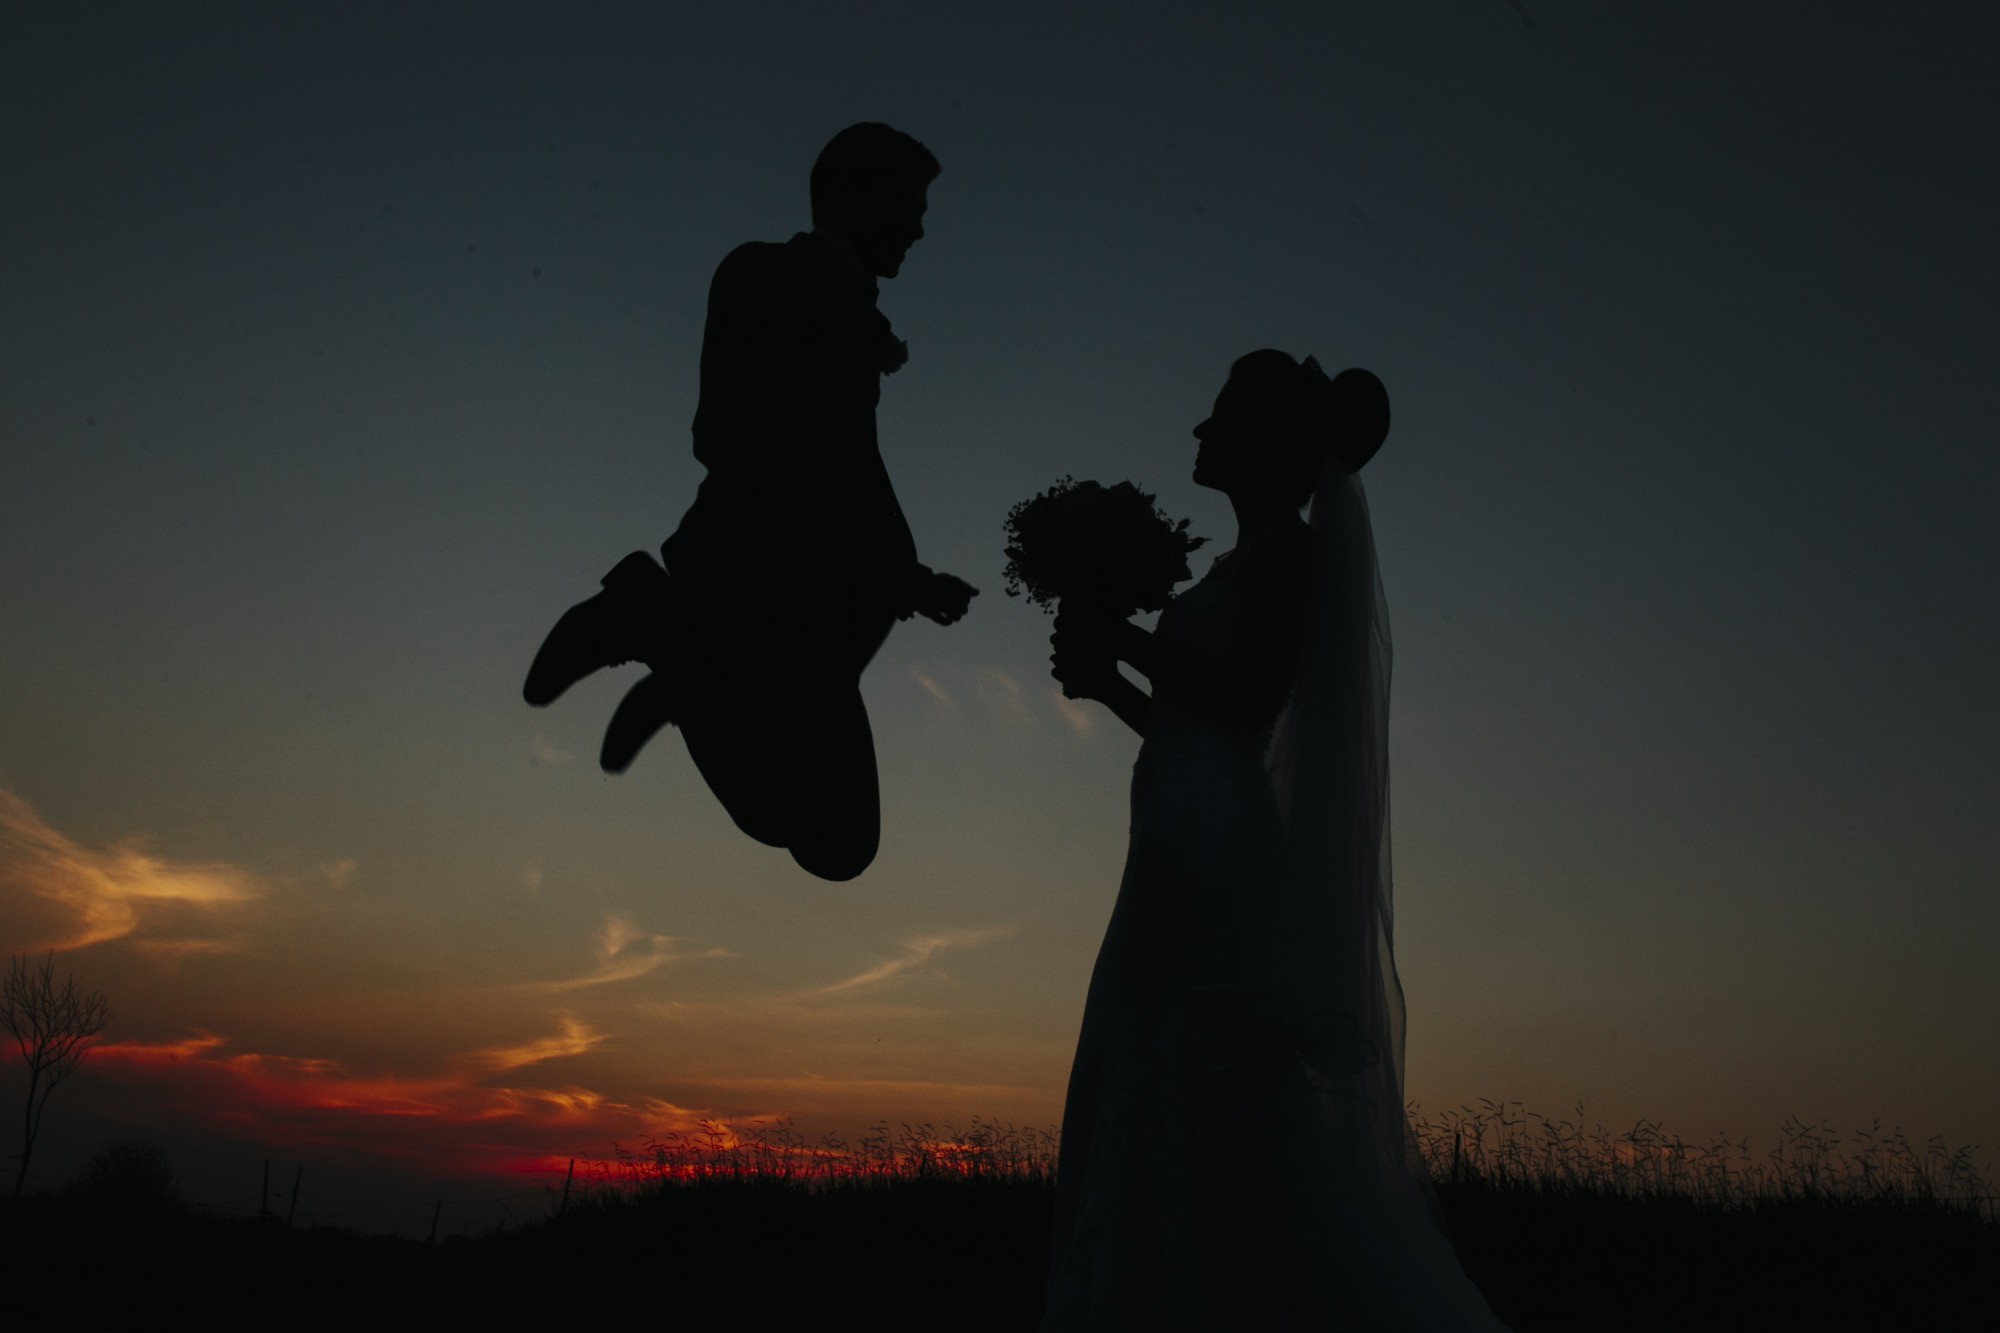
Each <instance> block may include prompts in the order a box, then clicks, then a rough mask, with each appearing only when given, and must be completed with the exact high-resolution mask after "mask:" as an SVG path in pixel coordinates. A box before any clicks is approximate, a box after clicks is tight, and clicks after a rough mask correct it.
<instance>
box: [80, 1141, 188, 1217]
mask: <svg viewBox="0 0 2000 1333" xmlns="http://www.w3.org/2000/svg"><path fill="white" fill-rule="evenodd" d="M63 1197H64V1199H65V1200H67V1201H68V1202H70V1203H72V1204H74V1205H75V1206H77V1207H79V1208H87V1209H89V1210H91V1211H92V1212H94V1213H97V1214H100V1215H102V1216H105V1217H107V1218H118V1217H157V1216H159V1215H161V1214H163V1213H175V1212H179V1211H180V1210H181V1208H182V1206H183V1205H182V1200H181V1191H180V1186H178V1185H177V1184H175V1183H174V1171H173V1167H171V1166H170V1165H168V1163H167V1154H166V1152H165V1151H164V1150H162V1149H161V1147H160V1145H159V1144H157V1143H151V1142H147V1141H144V1140H136V1141H132V1142H127V1143H109V1144H106V1145H105V1146H104V1147H102V1148H99V1149H98V1150H97V1151H96V1152H94V1153H92V1154H91V1156H90V1160H89V1161H88V1162H85V1163H84V1164H83V1170H81V1171H79V1172H78V1173H77V1175H76V1179H74V1180H72V1181H70V1183H69V1184H68V1185H67V1186H65V1187H64V1188H63Z"/></svg>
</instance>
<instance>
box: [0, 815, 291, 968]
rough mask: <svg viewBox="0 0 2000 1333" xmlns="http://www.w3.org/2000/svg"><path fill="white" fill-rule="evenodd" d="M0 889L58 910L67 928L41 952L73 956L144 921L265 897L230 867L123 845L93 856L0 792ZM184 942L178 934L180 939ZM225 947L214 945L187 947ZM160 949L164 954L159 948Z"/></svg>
mask: <svg viewBox="0 0 2000 1333" xmlns="http://www.w3.org/2000/svg"><path fill="white" fill-rule="evenodd" d="M0 887H6V888H12V889H18V890H21V891H23V892H25V893H27V894H30V895H32V896H34V897H36V898H39V899H41V900H42V901H44V902H46V903H49V904H53V905H55V906H56V907H57V908H59V909H61V910H62V911H63V913H64V914H65V915H67V916H68V917H69V918H70V920H69V922H68V923H67V926H66V928H65V930H64V933H63V935H62V937H61V938H60V939H55V940H48V941H45V942H44V943H43V945H42V947H47V948H54V949H80V948H83V947H84V946H86V945H91V944H100V943H102V942H104V941H106V940H115V939H121V938H123V937H125V936H128V935H133V934H135V933H139V932H141V931H143V930H144V928H145V925H146V920H147V918H148V917H149V916H165V915H168V914H173V915H174V916H175V918H176V919H177V920H178V921H180V922H182V923H183V924H184V923H185V912H186V911H187V910H189V909H192V910H194V911H196V912H199V913H216V912H219V911H222V910H224V909H226V908H229V907H232V906H236V905H238V904H242V903H247V902H250V901H253V900H254V899H257V898H260V897H262V896H263V895H264V892H265V890H264V887H263V886H262V885H261V884H259V883H258V882H257V880H256V879H255V878H254V877H253V876H251V875H250V874H249V872H247V871H245V870H242V869H240V868H238V867H236V866H232V865H225V864H223V863H221V862H193V861H188V862H180V861H173V860H170V859H168V858H167V857H164V856H159V855H156V854H155V853H153V852H151V851H149V850H147V848H146V846H145V844H144V843H143V842H142V841H140V840H139V839H136V838H135V839H128V840H126V841H123V842H119V843H115V844H113V845H112V846H110V847H107V848H104V849H102V850H98V849H95V848H90V847H86V846H84V845H82V844H81V843H78V842H76V841H75V840H74V839H71V838H69V837H66V836H65V835H63V834H62V833H60V832H58V831H57V830H56V829H54V828H52V827H51V826H50V825H49V824H48V822H47V821H46V820H44V819H43V818H42V817H41V815H40V814H38V813H37V812H36V811H35V809H34V807H33V806H31V805H29V804H28V803H27V802H26V801H24V800H22V799H21V798H20V797H18V796H16V795H14V794H13V793H12V792H9V791H4V790H0ZM181 933H182V934H185V932H181ZM178 946H179V947H180V948H181V949H182V951H183V952H186V951H189V950H190V949H191V948H193V947H206V948H211V949H213V948H219V947H226V946H223V945H222V944H221V942H220V941H219V940H211V941H209V942H208V944H206V945H202V946H194V945H191V943H190V941H189V940H187V939H183V940H180V941H179V942H178ZM162 947H165V946H164V945H163V946H162Z"/></svg>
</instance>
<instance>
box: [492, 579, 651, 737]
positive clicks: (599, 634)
mask: <svg viewBox="0 0 2000 1333" xmlns="http://www.w3.org/2000/svg"><path fill="white" fill-rule="evenodd" d="M600 582H601V583H602V584H603V585H604V591H603V592H600V593H598V594H597V595H596V596H595V597H591V598H587V599H585V600H584V601H581V602H578V603H577V604H576V605H575V606H572V607H571V608H570V609H569V610H567V611H565V612H563V614H562V619H560V620H558V621H557V622H556V625H555V628H554V629H552V630H550V631H549V636H548V637H547V638H546V639H543V640H542V646H541V648H540V649H539V650H538V651H537V652H536V653H535V660H534V663H533V664H532V665H531V666H529V668H528V680H527V683H526V684H524V685H523V686H522V687H521V696H522V697H523V698H524V699H526V700H527V701H528V702H529V703H531V704H533V705H534V706H535V707H537V708H545V707H547V706H548V705H549V704H551V703H554V702H555V701H556V700H557V699H558V698H560V697H561V695H562V692H563V691H564V690H567V689H568V688H569V687H570V686H572V685H574V684H576V683H577V682H578V681H580V680H582V679H583V678H584V677H585V676H588V675H589V674H590V673H591V672H593V671H596V670H598V669H600V668H602V667H608V666H616V665H618V664H619V663H620V662H629V661H631V660H632V659H633V658H635V657H637V656H639V655H640V651H639V650H640V645H641V643H642V642H643V636H644V634H645V632H646V631H647V629H648V628H649V627H650V626H651V625H652V623H653V622H654V621H655V620H656V619H657V617H658V611H657V610H656V607H657V605H658V604H659V603H660V602H662V601H664V600H665V593H666V585H667V571H666V570H664V569H662V568H660V566H659V562H657V561H656V560H654V559H653V557H652V556H651V555H649V554H647V553H646V552H644V551H634V552H632V554H630V555H628V556H626V557H625V558H624V559H623V560H620V561H619V562H618V563H617V564H616V565H615V566H613V567H612V570H611V572H610V573H609V574H606V575H605V576H604V577H603V579H601V580H600Z"/></svg>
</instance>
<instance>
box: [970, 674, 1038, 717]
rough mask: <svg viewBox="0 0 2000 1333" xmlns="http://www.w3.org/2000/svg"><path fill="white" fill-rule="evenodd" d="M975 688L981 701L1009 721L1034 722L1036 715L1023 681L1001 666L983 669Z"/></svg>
mask: <svg viewBox="0 0 2000 1333" xmlns="http://www.w3.org/2000/svg"><path fill="white" fill-rule="evenodd" d="M973 689H974V692H975V693H977V694H978V696H979V701H980V702H981V703H983V704H985V705H986V706H987V707H988V708H991V709H992V710H993V711H994V712H996V713H998V714H1000V716H1001V717H1003V718H1005V719H1006V720H1008V721H1009V722H1025V723H1033V722H1034V720H1035V717H1034V714H1033V712H1032V711H1030V710H1029V708H1028V699H1027V694H1026V692H1025V691H1023V690H1022V689H1021V682H1020V681H1018V680H1015V679H1014V678H1013V677H1012V676H1010V675H1008V674H1007V673H1006V672H1004V671H1002V670H1001V669H1000V668H999V667H986V668H984V669H983V670H981V671H980V673H979V680H978V683H977V684H976V685H974V687H973Z"/></svg>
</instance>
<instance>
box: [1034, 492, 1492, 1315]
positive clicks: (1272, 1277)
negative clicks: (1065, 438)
mask: <svg viewBox="0 0 2000 1333" xmlns="http://www.w3.org/2000/svg"><path fill="white" fill-rule="evenodd" d="M1312 523H1313V530H1314V535H1313V539H1312V540H1313V543H1314V547H1315V549H1314V551H1313V554H1312V557H1311V559H1312V561H1313V563H1314V566H1315V569H1314V577H1313V579H1312V581H1311V586H1312V589H1313V590H1312V593H1311V594H1310V597H1309V599H1308V601H1309V605H1307V606H1305V607H1292V608H1272V607H1270V606H1268V605H1266V606H1260V605H1258V603H1257V597H1258V596H1259V590H1260V587H1261V586H1262V585H1261V582H1260V581H1256V580H1252V579H1249V578H1245V577H1242V575H1241V573H1240V572H1239V571H1238V570H1236V569H1235V568H1234V565H1233V562H1231V561H1230V560H1229V559H1228V558H1227V557H1225V558H1224V559H1223V560H1219V561H1218V562H1217V564H1216V568H1215V569H1214V570H1213V571H1211V573H1210V574H1209V575H1208V577H1206V578H1205V579H1203V580H1202V581H1201V582H1200V583H1198V584H1197V585H1196V586H1195V587H1193V588H1192V589H1190V590H1189V591H1188V592H1186V593H1185V594H1183V595H1182V596H1181V597H1180V598H1178V599H1177V600H1176V601H1175V602H1174V603H1173V604H1172V605H1170V606H1169V607H1168V608H1167V610H1166V611H1165V612H1164V613H1162V615H1161V617H1160V621H1159V626H1158V629H1157V631H1156V632H1155V635H1154V643H1153V648H1154V655H1155V659H1156V660H1155V664H1154V665H1155V672H1154V677H1153V697H1152V704H1151V706H1150V711H1149V715H1148V720H1147V735H1146V740H1145V744H1144V745H1143V746H1142V747H1141V749H1140V752H1139V759H1138V762H1137V764H1136V765H1135V767H1134V769H1133V774H1132V831H1131V843H1130V847H1129V850H1128V852H1127V856H1126V863H1125V875H1124V879H1123V880H1122V882H1121V883H1120V885H1119V890H1118V901H1117V905H1116V907H1115V909H1114V910H1113V912H1112V917H1111V923H1110V927H1109V929H1108V930H1107V931H1106V934H1105V938H1104V944H1103V947H1102V949H1101V950H1100V952H1099V953H1098V957H1097V966H1096V969H1095V971H1094V972H1093V973H1092V976H1091V982H1090V992H1089V998H1088V1001H1087V1003H1086V1006H1085V1009H1084V1019H1083V1031H1082V1035H1081V1036H1080V1038H1079V1040H1078V1043H1077V1051H1076V1060H1075V1064H1074V1066H1073V1068H1072V1070H1071V1073H1070V1082H1069V1094H1068V1101H1067V1104H1066V1106H1065V1108H1064V1114H1063V1132H1062V1155H1061V1162H1060V1166H1059V1168H1058V1186H1057V1196H1058V1197H1057V1213H1056V1231H1055V1252H1054V1264H1053V1267H1052V1270H1051V1275H1050V1290H1049V1302H1048V1307H1047V1311H1046V1313H1045V1315H1044V1318H1043V1323H1042V1328H1043V1330H1044V1333H1058V1331H1059V1330H1060V1331H1063V1333H1068V1331H1070V1330H1079V1331H1080V1330H1090V1331H1091V1333H1114V1331H1117V1330H1133V1331H1135V1333H1136V1331H1137V1330H1145V1331H1146V1333H1163V1331H1165V1330H1217V1331H1220V1330H1231V1331H1233V1330H1291V1329H1356V1330H1363V1329H1365V1330H1388V1329H1409V1330H1454V1331H1455V1330H1475V1329H1477V1330H1497V1329H1500V1328H1501V1325H1500V1324H1499V1322H1498V1321H1497V1320H1496V1319H1495V1318H1494V1317H1493V1315H1492V1314H1491V1313H1490V1312H1489V1311H1488V1309H1487V1307H1486V1304H1485V1301H1484V1300H1483V1299H1482V1297H1481V1296H1480V1294H1479V1292H1478V1290H1477V1289H1476V1288H1474V1287H1473V1285H1472V1284H1471V1282H1470V1281H1469V1280H1468V1279H1467V1278H1466V1277H1465V1275H1464V1274H1463V1272H1462V1271H1461V1270H1460V1268H1459V1265H1458V1260H1457V1258H1456V1256H1455V1254H1454V1253H1453V1250H1452V1248H1451V1244H1450V1241H1449V1240H1448V1239H1447V1237H1446V1236H1445V1233H1444V1231H1443V1229H1442V1226H1441V1223H1440V1220H1439V1219H1438V1217H1437V1214H1436V1209H1435V1204H1434V1201H1433V1199H1432V1197H1431V1194H1430V1191H1429V1187H1428V1184H1427V1182H1426V1181H1425V1179H1424V1177H1423V1175H1422V1167H1421V1164H1419V1163H1416V1162H1415V1160H1414V1155H1413V1152H1412V1149H1411V1144H1410V1139H1409V1130H1408V1127H1407V1124H1406V1121H1405V1118H1404V1112H1403V1095H1402V993H1401V989H1400V986H1399V984H1398V982H1397V980H1396V974H1395V964H1394V961H1393V958H1392V956H1391V953H1390V914H1389V872H1388V839H1387V832H1388V809H1387V792H1388V770H1387V726H1386V724H1387V718H1388V707H1387V705H1388V628H1387V621H1386V614H1385V612H1384V607H1383V603H1382V599H1381V592H1380V585H1379V582H1378V580H1377V578H1376V573H1375V562H1374V547H1373V540H1372V537H1371V535H1370V532H1369V526H1368V512H1367V503H1366V500H1365V498H1364V496H1363V495H1362V491H1361V485H1360V482H1359V481H1358V480H1357V479H1355V478H1353V477H1351V476H1349V475H1346V474H1344V473H1337V472H1333V471H1331V470H1330V472H1329V475H1328V476H1327V477H1326V478H1324V479H1323V480H1322V483H1321V486H1320V489H1319V492H1318V494H1317V495H1316V496H1315V498H1314V503H1313V510H1312ZM1273 614H1290V615H1299V614H1303V615H1304V616H1305V617H1306V627H1305V635H1306V638H1305V649H1304V652H1303V654H1302V656H1300V657H1298V658H1296V659H1295V660H1297V661H1298V662H1299V663H1300V666H1299V675H1298V680H1297V682H1296V686H1295V688H1293V686H1294V682H1293V681H1292V680H1291V679H1290V678H1289V668H1288V667H1287V666H1285V665H1284V664H1281V663H1278V662H1276V661H1273V660H1271V655H1270V654H1268V653H1266V654H1262V655H1261V657H1262V660H1259V659H1260V654H1259V652H1258V651H1257V650H1258V647H1259V645H1260V644H1261V643H1262V642H1263V640H1261V639H1259V638H1258V636H1257V634H1256V633H1255V631H1256V628H1257V625H1258V617H1259V616H1270V615H1273ZM1288 693H1289V694H1290V703H1289V705H1288V706H1286V707H1285V708H1284V712H1283V715H1282V717H1276V716H1275V715H1276V714H1278V711H1279V708H1280V706H1281V705H1284V704H1285V700H1286V696H1287V694H1288ZM1274 721H1275V722H1276V733H1275V736H1274V735H1273V724H1274Z"/></svg>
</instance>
